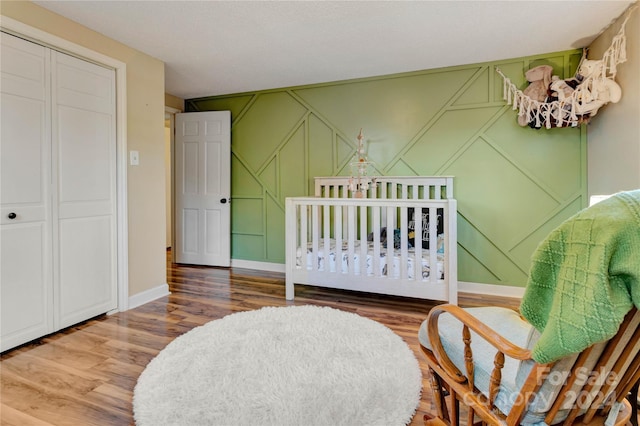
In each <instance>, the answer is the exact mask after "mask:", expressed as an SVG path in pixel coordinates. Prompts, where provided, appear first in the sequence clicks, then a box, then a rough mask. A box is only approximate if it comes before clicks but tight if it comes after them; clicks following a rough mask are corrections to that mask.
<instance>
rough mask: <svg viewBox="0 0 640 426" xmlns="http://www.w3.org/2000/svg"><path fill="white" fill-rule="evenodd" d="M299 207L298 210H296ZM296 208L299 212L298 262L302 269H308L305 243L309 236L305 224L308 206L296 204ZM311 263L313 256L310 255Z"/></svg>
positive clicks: (307, 247) (307, 253) (307, 248)
mask: <svg viewBox="0 0 640 426" xmlns="http://www.w3.org/2000/svg"><path fill="white" fill-rule="evenodd" d="M298 209H299V210H298ZM296 210H298V211H299V212H300V231H299V232H300V250H301V252H302V253H301V255H300V256H301V259H300V263H301V265H302V267H303V268H304V269H308V268H309V266H308V262H307V256H308V255H309V252H308V250H309V246H308V244H307V237H308V236H309V228H308V224H307V217H308V216H307V215H308V213H309V211H308V210H309V207H308V206H307V205H300V206H296ZM311 264H312V265H313V256H312V257H311Z"/></svg>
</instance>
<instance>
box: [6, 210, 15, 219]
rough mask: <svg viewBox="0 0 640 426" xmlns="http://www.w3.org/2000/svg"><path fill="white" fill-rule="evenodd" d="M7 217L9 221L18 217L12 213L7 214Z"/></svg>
mask: <svg viewBox="0 0 640 426" xmlns="http://www.w3.org/2000/svg"><path fill="white" fill-rule="evenodd" d="M7 217H8V218H9V219H15V218H16V217H18V215H17V214H15V213H14V212H11V213H9V214H8V215H7Z"/></svg>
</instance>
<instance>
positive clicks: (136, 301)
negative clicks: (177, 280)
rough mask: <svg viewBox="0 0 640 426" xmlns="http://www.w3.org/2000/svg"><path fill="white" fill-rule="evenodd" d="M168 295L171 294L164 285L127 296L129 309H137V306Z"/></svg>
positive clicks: (167, 286) (166, 285)
mask: <svg viewBox="0 0 640 426" xmlns="http://www.w3.org/2000/svg"><path fill="white" fill-rule="evenodd" d="M169 294H171V292H169V285H168V284H166V283H165V284H160V285H159V286H157V287H153V288H150V289H149V290H145V291H142V292H140V293H138V294H134V295H133V296H129V309H133V308H137V307H138V306H142V305H144V304H145V303H149V302H151V301H154V300H156V299H159V298H161V297H164V296H168V295H169Z"/></svg>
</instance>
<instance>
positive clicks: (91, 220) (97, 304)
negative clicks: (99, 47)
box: [51, 51, 117, 328]
mask: <svg viewBox="0 0 640 426" xmlns="http://www.w3.org/2000/svg"><path fill="white" fill-rule="evenodd" d="M51 54H52V64H53V66H52V80H53V99H54V102H53V120H52V122H53V164H54V182H57V188H56V190H55V191H54V209H53V222H54V241H57V247H56V249H55V250H54V288H55V289H56V291H55V292H54V304H55V306H56V307H57V310H56V311H57V313H58V315H57V317H56V318H55V320H56V324H54V325H56V328H62V327H66V326H69V325H71V324H75V323H77V322H79V321H83V320H85V319H87V318H91V317H92V316H95V315H99V314H102V313H105V312H108V311H110V310H113V309H116V307H117V281H116V272H117V269H116V268H117V263H116V248H117V244H116V238H117V234H116V176H115V171H116V143H115V139H116V138H115V130H116V126H115V71H114V70H112V69H107V68H104V67H101V66H98V65H95V64H92V63H90V62H86V61H83V60H80V59H77V58H74V57H72V56H69V55H66V54H64V53H60V52H55V51H54V52H52V53H51Z"/></svg>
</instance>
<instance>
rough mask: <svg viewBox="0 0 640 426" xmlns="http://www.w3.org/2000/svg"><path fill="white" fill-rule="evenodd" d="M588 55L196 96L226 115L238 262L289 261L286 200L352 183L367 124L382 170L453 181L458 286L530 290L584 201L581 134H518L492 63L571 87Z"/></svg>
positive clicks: (372, 153) (190, 104) (372, 154)
mask: <svg viewBox="0 0 640 426" xmlns="http://www.w3.org/2000/svg"><path fill="white" fill-rule="evenodd" d="M581 55H582V52H581V51H577V50H572V51H567V52H559V53H553V54H548V55H540V56H536V57H526V58H517V59H511V60H504V61H496V62H490V63H482V64H473V65H465V66H457V67H451V68H443V69H436V70H426V71H420V72H412V73H405V74H396V75H389V76H381V77H375V78H363V79H357V80H349V81H341V82H334V83H326V84H316V85H308V86H300V87H289V88H282V89H276V90H266V91H260V92H254V93H241V94H235V95H225V96H215V97H208V98H198V99H190V100H187V102H186V110H187V111H213V110H230V111H231V117H232V128H231V151H232V160H231V161H232V164H231V175H232V176H231V178H232V180H231V196H232V200H233V201H232V203H231V206H232V219H231V220H232V258H234V259H246V260H253V261H264V262H272V263H284V200H285V198H286V197H290V196H302V195H310V194H312V193H313V177H314V176H333V175H349V169H348V163H349V161H350V160H351V158H352V157H353V155H354V153H355V147H356V142H357V140H356V136H357V134H358V132H359V129H360V128H363V133H364V137H365V139H364V140H365V147H366V150H367V155H368V157H369V160H371V161H373V162H375V164H376V169H377V173H378V174H379V175H387V176H392V175H395V176H414V175H451V176H454V177H455V180H454V188H455V191H454V196H455V198H456V199H457V200H458V265H459V271H458V277H459V279H460V280H461V281H470V282H477V283H491V284H501V285H512V286H524V285H525V283H526V279H527V272H528V270H529V265H530V258H531V255H532V253H533V251H534V250H535V248H536V247H537V245H538V244H539V242H540V241H541V240H542V238H544V236H546V235H547V234H548V233H549V232H550V231H551V230H552V229H553V228H555V227H556V226H557V225H559V224H560V223H561V222H562V221H564V220H565V219H567V218H568V217H569V216H571V215H573V214H574V213H576V212H577V211H578V210H580V209H581V208H583V207H584V206H586V194H587V185H586V176H587V171H586V130H585V129H584V127H582V128H561V129H557V128H555V129H550V130H547V129H540V130H535V129H531V128H528V127H520V126H519V125H518V124H517V122H516V113H515V112H514V111H513V110H512V109H511V107H510V106H508V105H506V102H505V101H504V100H503V99H502V79H501V77H500V76H499V75H498V74H497V73H496V72H495V68H496V67H499V68H500V69H501V70H502V71H503V73H504V74H505V75H507V76H509V78H510V79H511V80H512V81H513V82H514V83H515V84H516V85H517V86H518V87H520V88H524V87H526V82H525V80H524V72H525V71H526V70H528V69H530V68H532V67H534V66H537V65H541V64H549V65H551V66H553V69H554V74H555V75H558V76H560V78H569V77H571V76H572V75H573V74H574V72H575V69H576V67H577V65H578V63H579V60H580V57H581Z"/></svg>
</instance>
